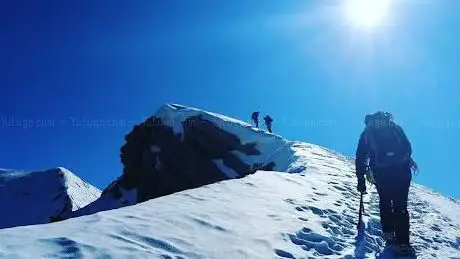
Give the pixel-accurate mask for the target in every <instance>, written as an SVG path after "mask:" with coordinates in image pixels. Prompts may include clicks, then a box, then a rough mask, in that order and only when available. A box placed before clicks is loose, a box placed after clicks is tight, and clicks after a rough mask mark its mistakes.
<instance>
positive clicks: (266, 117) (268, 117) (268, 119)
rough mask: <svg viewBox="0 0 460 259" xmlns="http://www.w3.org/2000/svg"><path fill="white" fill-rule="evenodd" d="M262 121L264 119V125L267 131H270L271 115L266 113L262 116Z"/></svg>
mask: <svg viewBox="0 0 460 259" xmlns="http://www.w3.org/2000/svg"><path fill="white" fill-rule="evenodd" d="M264 121H265V126H267V130H268V132H270V133H272V122H273V119H272V117H270V115H267V116H265V117H264Z"/></svg>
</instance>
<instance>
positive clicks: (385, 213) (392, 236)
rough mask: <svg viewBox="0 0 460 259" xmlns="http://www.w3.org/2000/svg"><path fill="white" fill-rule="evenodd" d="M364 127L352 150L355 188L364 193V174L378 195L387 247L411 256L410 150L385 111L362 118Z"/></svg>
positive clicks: (403, 135) (401, 133)
mask: <svg viewBox="0 0 460 259" xmlns="http://www.w3.org/2000/svg"><path fill="white" fill-rule="evenodd" d="M365 124H366V128H365V129H364V131H363V133H362V134H361V137H360V139H359V143H358V148H357V150H356V161H355V162H356V176H357V178H358V186H357V189H358V191H359V192H361V194H364V193H366V182H365V181H366V180H365V175H366V174H367V175H369V176H371V177H370V178H372V179H373V180H372V181H373V182H374V184H375V186H376V189H377V192H378V195H379V208H380V221H381V225H382V232H383V236H384V238H385V240H386V242H387V245H391V246H394V250H395V252H396V253H398V254H401V255H410V254H412V253H414V250H413V248H412V247H411V245H410V241H409V212H408V210H407V200H408V195H409V187H410V183H411V180H412V170H415V169H416V164H415V162H414V161H413V160H412V158H411V154H412V147H411V144H410V142H409V140H408V138H407V136H406V134H405V133H404V131H403V129H402V128H401V127H400V126H399V125H397V124H396V123H395V122H394V120H393V115H391V114H390V113H388V112H381V111H380V112H376V113H374V114H369V115H367V116H366V118H365Z"/></svg>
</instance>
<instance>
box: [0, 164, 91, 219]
mask: <svg viewBox="0 0 460 259" xmlns="http://www.w3.org/2000/svg"><path fill="white" fill-rule="evenodd" d="M99 195H100V191H99V190H98V189H96V188H95V187H93V186H91V185H89V184H88V183H86V182H84V181H83V180H81V179H80V178H78V177H77V176H75V175H74V174H73V173H72V172H70V171H69V170H67V169H65V168H55V169H51V170H47V171H36V172H20V171H13V170H5V169H2V170H0V210H1V211H0V228H8V227H15V226H23V225H31V224H40V223H48V222H50V221H51V220H53V219H56V218H57V217H59V216H60V215H62V214H63V213H67V212H70V211H75V210H78V209H80V208H82V207H84V206H86V205H87V204H89V203H91V202H93V201H94V200H96V199H97V198H98V197H99Z"/></svg>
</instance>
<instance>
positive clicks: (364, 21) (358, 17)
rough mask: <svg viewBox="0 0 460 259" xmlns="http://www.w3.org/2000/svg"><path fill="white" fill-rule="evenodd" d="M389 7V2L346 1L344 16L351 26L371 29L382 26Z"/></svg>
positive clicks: (369, 0) (387, 0)
mask: <svg viewBox="0 0 460 259" xmlns="http://www.w3.org/2000/svg"><path fill="white" fill-rule="evenodd" d="M389 7H390V3H389V0H348V1H347V2H346V5H345V16H346V19H347V20H348V21H349V22H350V23H351V24H352V25H353V26H356V27H360V28H373V27H377V26H380V25H382V23H383V22H384V20H385V18H386V17H387V15H388V10H389Z"/></svg>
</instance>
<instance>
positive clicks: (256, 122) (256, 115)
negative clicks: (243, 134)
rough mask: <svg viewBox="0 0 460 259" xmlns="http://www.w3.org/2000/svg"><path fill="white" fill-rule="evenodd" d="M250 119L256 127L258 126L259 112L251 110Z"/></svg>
mask: <svg viewBox="0 0 460 259" xmlns="http://www.w3.org/2000/svg"><path fill="white" fill-rule="evenodd" d="M251 119H252V120H253V121H254V124H256V128H258V127H259V112H253V113H252V116H251Z"/></svg>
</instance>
